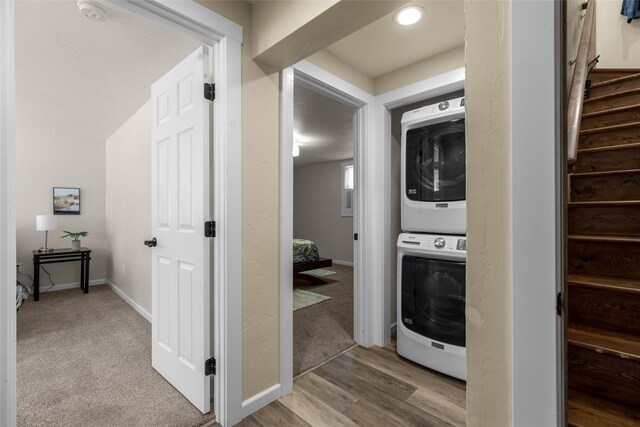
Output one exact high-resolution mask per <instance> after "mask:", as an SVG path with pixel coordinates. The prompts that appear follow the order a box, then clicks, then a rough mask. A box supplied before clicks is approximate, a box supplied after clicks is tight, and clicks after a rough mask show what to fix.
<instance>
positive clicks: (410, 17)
mask: <svg viewBox="0 0 640 427" xmlns="http://www.w3.org/2000/svg"><path fill="white" fill-rule="evenodd" d="M423 14H424V9H423V8H421V7H420V6H408V7H405V8H403V9H400V10H399V11H398V13H396V14H395V16H394V18H395V20H396V22H397V23H398V24H400V25H413V24H415V23H416V22H418V21H419V20H420V19H422V15H423Z"/></svg>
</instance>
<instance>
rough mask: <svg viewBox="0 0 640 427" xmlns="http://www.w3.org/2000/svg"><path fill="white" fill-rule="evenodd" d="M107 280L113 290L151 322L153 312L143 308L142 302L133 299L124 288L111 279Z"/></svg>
mask: <svg viewBox="0 0 640 427" xmlns="http://www.w3.org/2000/svg"><path fill="white" fill-rule="evenodd" d="M105 282H106V284H107V285H108V286H109V287H110V288H111V289H112V290H113V292H115V293H116V294H118V296H119V297H120V298H122V299H123V300H124V301H125V302H126V303H127V304H129V305H130V306H131V308H133V309H134V310H135V311H137V312H138V314H140V316H142V317H144V318H145V319H147V322H149V323H151V313H149V312H148V311H147V310H145V309H144V308H142V306H141V305H140V304H138V303H137V302H135V301H134V300H132V299H131V298H130V297H129V296H128V295H127V294H125V293H124V292H123V291H122V289H120V288H119V287H117V286H116V285H115V284H113V283H112V282H110V281H109V280H105Z"/></svg>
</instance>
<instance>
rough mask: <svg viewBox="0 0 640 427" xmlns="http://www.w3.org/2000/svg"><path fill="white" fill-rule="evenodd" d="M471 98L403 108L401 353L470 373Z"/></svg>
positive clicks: (461, 373) (451, 371)
mask: <svg viewBox="0 0 640 427" xmlns="http://www.w3.org/2000/svg"><path fill="white" fill-rule="evenodd" d="M464 119H465V106H464V98H456V99H451V100H448V101H442V102H440V103H437V104H433V105H428V106H426V107H422V108H419V109H417V110H413V111H409V112H406V113H405V114H404V115H403V116H402V143H401V175H402V176H401V183H402V184H401V199H402V206H401V228H402V231H403V232H402V234H400V236H399V237H398V323H397V325H398V326H397V330H398V354H400V355H401V356H403V357H405V358H407V359H410V360H412V361H414V362H416V363H419V364H421V365H423V366H426V367H428V368H431V369H434V370H436V371H439V372H442V373H444V374H447V375H451V376H453V377H456V378H460V379H463V380H466V377H467V369H466V359H467V357H466V346H465V339H466V317H465V300H466V273H465V270H466V254H467V251H466V228H467V227H466V205H467V202H466V175H465V174H466V161H465V121H464Z"/></svg>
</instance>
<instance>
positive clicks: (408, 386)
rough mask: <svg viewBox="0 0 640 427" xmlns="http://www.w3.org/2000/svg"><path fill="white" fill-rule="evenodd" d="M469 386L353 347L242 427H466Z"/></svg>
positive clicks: (389, 352) (390, 350) (390, 353)
mask: <svg viewBox="0 0 640 427" xmlns="http://www.w3.org/2000/svg"><path fill="white" fill-rule="evenodd" d="M465 388H466V386H465V383H464V382H463V381H459V380H456V379H453V378H450V377H447V376H445V375H442V374H439V373H437V372H435V371H431V370H429V369H426V368H424V367H422V366H420V365H417V364H415V363H412V362H410V361H408V360H406V359H403V358H401V357H400V356H398V355H397V354H396V348H395V341H394V342H393V343H392V344H391V345H389V346H388V347H385V348H380V347H372V348H363V347H354V348H353V349H351V350H349V351H347V352H346V353H344V354H342V355H340V356H338V357H336V358H335V359H333V360H331V361H329V362H327V363H325V364H324V365H321V366H319V367H317V368H316V369H314V370H312V371H311V372H308V373H306V374H304V375H302V376H300V377H298V378H297V379H296V380H295V381H294V391H293V393H291V394H289V395H287V396H284V397H282V398H281V399H279V400H277V401H276V402H273V403H272V404H270V405H268V406H266V407H264V408H262V409H261V410H260V411H258V412H256V413H255V414H253V415H251V416H250V417H248V418H245V419H244V420H243V421H242V422H241V423H240V424H238V425H239V426H242V427H268V426H330V427H336V426H465V425H466V409H465V402H466V397H465V393H466V392H465Z"/></svg>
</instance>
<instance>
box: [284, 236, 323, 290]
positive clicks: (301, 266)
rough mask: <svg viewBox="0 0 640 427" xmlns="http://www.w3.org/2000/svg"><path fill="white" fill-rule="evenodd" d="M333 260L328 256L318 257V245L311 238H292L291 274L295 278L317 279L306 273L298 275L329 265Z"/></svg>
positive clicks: (312, 280)
mask: <svg viewBox="0 0 640 427" xmlns="http://www.w3.org/2000/svg"><path fill="white" fill-rule="evenodd" d="M332 265H333V260H331V259H329V258H320V253H319V252H318V246H317V245H316V244H315V243H314V242H312V241H311V240H304V239H294V240H293V276H294V277H295V278H296V279H304V280H307V281H311V282H314V281H315V280H314V279H317V278H315V277H312V276H308V275H300V273H302V272H304V271H309V270H315V269H317V268H324V267H331V266H332ZM322 283H324V281H322Z"/></svg>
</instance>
